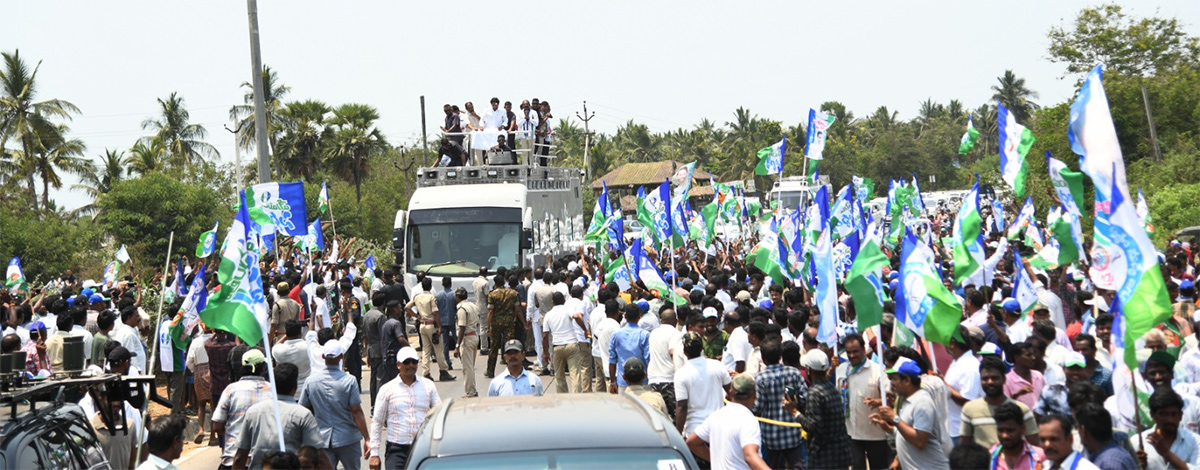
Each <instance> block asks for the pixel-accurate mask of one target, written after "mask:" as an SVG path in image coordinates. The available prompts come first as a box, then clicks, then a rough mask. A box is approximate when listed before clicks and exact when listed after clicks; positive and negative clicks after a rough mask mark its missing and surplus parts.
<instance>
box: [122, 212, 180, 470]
mask: <svg viewBox="0 0 1200 470" xmlns="http://www.w3.org/2000/svg"><path fill="white" fill-rule="evenodd" d="M174 248H175V232H174V231H172V232H171V234H170V235H169V236H168V237H167V260H166V261H165V262H164V263H163V273H166V272H167V271H168V270H169V269H170V267H171V250H173V249H174ZM180 282H182V281H180ZM166 290H167V276H163V278H162V286H161V287H160V289H159V296H158V326H156V327H155V328H154V344H153V345H152V346H150V348H151V353H150V357H147V358H146V369H147V370H146V373H147V374H148V375H150V376H151V377H153V376H154V361H155V360H157V359H158V344H159V340H158V338H159V335H161V334H162V324H163V322H162V311H163V301H165V300H166V299H165V298H164V297H163V296H162V293H164V292H166ZM167 385H168V386H169V385H170V384H169V383H168V384H167ZM151 386H156V385H154V384H151ZM149 408H150V400H143V401H142V410H141V411H142V420H141V422H142V427H143V428H146V427H147V426H146V413H147V412H148V411H149ZM176 411H177V410H174V409H173V410H171V412H172V413H174V412H176ZM134 431H135V432H134V439H136V440H137V453H136V454H133V463H134V465H133V466H134V467H137V466H138V465H139V464H141V459H142V438H141V436H142V433H143V432H145V431H143V430H142V429H135V430H134Z"/></svg>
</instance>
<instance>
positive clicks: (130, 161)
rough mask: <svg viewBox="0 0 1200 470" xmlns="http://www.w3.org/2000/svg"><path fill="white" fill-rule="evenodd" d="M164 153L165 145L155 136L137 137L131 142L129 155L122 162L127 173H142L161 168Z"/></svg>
mask: <svg viewBox="0 0 1200 470" xmlns="http://www.w3.org/2000/svg"><path fill="white" fill-rule="evenodd" d="M166 154H167V149H166V147H165V146H163V143H162V140H160V139H158V138H157V137H152V138H150V139H139V140H138V141H137V142H134V143H133V147H132V148H130V149H129V155H128V156H126V157H125V159H124V160H122V162H123V163H124V164H125V166H126V167H127V168H128V172H129V174H131V175H133V174H137V175H144V174H146V173H150V172H152V171H156V170H159V169H162V167H163V163H164V162H163V161H164V160H165V159H166Z"/></svg>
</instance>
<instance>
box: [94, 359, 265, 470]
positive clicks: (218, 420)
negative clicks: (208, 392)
mask: <svg viewBox="0 0 1200 470" xmlns="http://www.w3.org/2000/svg"><path fill="white" fill-rule="evenodd" d="M210 359H211V358H210ZM111 360H112V357H111V356H110V357H109V361H111ZM266 376H267V356H265V355H263V352H262V351H261V350H258V349H251V350H249V351H247V352H246V353H245V354H242V377H241V379H240V380H238V381H237V382H234V383H231V384H229V386H228V387H225V391H223V392H221V398H220V399H219V400H217V407H216V409H215V410H213V415H212V428H213V431H215V432H216V433H217V435H218V436H223V438H224V440H223V441H222V442H223V443H222V445H221V466H220V467H219V468H220V470H228V469H231V468H233V460H234V456H235V455H236V454H237V449H238V444H239V443H240V442H241V433H242V428H243V425H244V424H245V418H246V412H247V411H248V410H249V409H250V407H251V406H253V405H254V404H255V403H259V402H263V401H268V402H269V401H271V398H272V396H273V394H272V393H271V384H270V383H269V382H267V379H266Z"/></svg>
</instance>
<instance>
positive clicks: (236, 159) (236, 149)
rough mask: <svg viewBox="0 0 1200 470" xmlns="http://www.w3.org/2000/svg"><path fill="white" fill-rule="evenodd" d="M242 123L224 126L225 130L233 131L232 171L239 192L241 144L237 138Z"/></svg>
mask: <svg viewBox="0 0 1200 470" xmlns="http://www.w3.org/2000/svg"><path fill="white" fill-rule="evenodd" d="M243 123H244V122H243ZM243 123H238V126H237V129H230V128H229V126H225V130H227V131H229V132H231V133H233V171H234V175H235V176H234V178H236V179H237V181H235V184H236V187H237V192H238V193H239V194H240V193H241V192H242V145H241V139H238V134H239V133H241V132H242V124H243Z"/></svg>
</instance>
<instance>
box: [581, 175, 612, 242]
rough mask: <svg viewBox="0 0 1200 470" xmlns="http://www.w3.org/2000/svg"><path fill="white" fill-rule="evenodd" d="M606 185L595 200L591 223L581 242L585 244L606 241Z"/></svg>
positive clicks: (607, 208) (605, 184) (607, 211)
mask: <svg viewBox="0 0 1200 470" xmlns="http://www.w3.org/2000/svg"><path fill="white" fill-rule="evenodd" d="M608 213H609V207H608V183H604V191H601V192H600V196H599V197H597V198H596V206H595V208H594V209H592V223H591V225H590V226H588V231H587V234H586V235H584V236H583V241H584V242H587V243H603V242H606V241H608Z"/></svg>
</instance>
